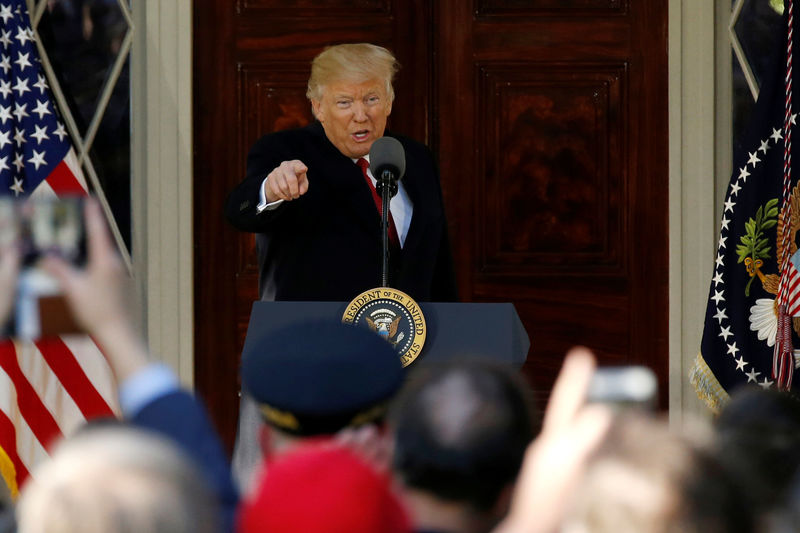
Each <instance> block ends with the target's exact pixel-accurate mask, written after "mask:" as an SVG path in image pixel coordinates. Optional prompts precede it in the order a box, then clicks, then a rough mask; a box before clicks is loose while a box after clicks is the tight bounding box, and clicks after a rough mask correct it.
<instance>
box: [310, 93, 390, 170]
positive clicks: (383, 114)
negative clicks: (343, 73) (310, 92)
mask: <svg viewBox="0 0 800 533" xmlns="http://www.w3.org/2000/svg"><path fill="white" fill-rule="evenodd" d="M311 105H312V107H313V109H314V114H315V115H316V116H317V120H319V121H320V122H321V123H322V127H323V128H324V129H325V135H326V136H327V137H328V139H329V140H330V141H331V142H332V143H333V145H334V146H335V147H336V148H338V149H339V151H340V152H342V153H343V154H344V155H346V156H347V157H351V158H353V159H355V158H358V157H363V156H365V155H367V154H368V153H369V149H370V147H371V146H372V143H373V142H375V140H376V139H379V138H381V137H382V136H383V131H384V130H385V129H386V119H387V118H388V117H389V114H390V113H391V112H392V102H391V100H390V99H389V95H388V94H387V93H386V84H385V83H384V82H383V81H381V80H378V79H375V80H369V81H365V82H363V83H348V82H334V83H331V84H329V85H327V86H325V87H324V88H323V91H322V99H321V100H312V101H311Z"/></svg>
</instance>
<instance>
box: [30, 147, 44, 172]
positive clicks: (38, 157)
mask: <svg viewBox="0 0 800 533" xmlns="http://www.w3.org/2000/svg"><path fill="white" fill-rule="evenodd" d="M45 153H46V152H45V151H44V150H42V151H41V152H37V151H36V150H34V151H33V157H31V158H30V159H28V163H33V166H34V167H36V170H39V167H40V166H41V165H46V164H47V162H46V161H45V160H44V155H45Z"/></svg>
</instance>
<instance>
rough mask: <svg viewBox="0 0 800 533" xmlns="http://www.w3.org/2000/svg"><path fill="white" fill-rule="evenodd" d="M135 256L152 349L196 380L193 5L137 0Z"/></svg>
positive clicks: (186, 379) (179, 1)
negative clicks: (193, 232) (193, 229)
mask: <svg viewBox="0 0 800 533" xmlns="http://www.w3.org/2000/svg"><path fill="white" fill-rule="evenodd" d="M132 5H133V10H134V23H135V27H136V33H135V39H134V45H133V52H132V58H131V68H132V76H131V78H132V80H133V86H132V92H133V161H134V163H133V180H132V185H133V190H132V209H133V221H134V225H133V258H134V272H135V277H136V279H137V282H138V286H139V287H140V291H141V294H140V296H141V298H142V301H143V303H144V305H143V306H142V307H143V309H146V312H145V313H144V316H143V326H144V329H145V332H146V334H147V337H148V339H149V343H150V347H151V349H152V351H153V353H155V354H156V355H157V356H158V357H160V358H162V359H163V360H164V361H166V362H167V363H169V364H170V365H171V366H172V367H173V368H175V369H177V370H178V372H179V374H180V377H181V380H182V381H183V382H184V383H186V384H187V385H189V384H191V383H192V378H193V350H194V346H193V310H192V304H193V300H192V291H193V286H194V285H193V278H192V116H191V115H192V11H191V1H190V0H169V1H163V0H161V1H159V0H149V1H134V2H133V3H132Z"/></svg>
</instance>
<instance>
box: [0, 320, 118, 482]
mask: <svg viewBox="0 0 800 533" xmlns="http://www.w3.org/2000/svg"><path fill="white" fill-rule="evenodd" d="M0 390H2V391H3V394H2V395H0V449H2V453H0V472H2V474H3V477H4V478H5V480H6V483H7V484H8V486H9V488H10V489H11V492H12V494H15V493H16V491H17V489H18V488H19V486H20V485H21V484H22V483H23V482H24V481H25V479H26V478H27V477H28V476H29V474H30V472H31V469H32V468H33V467H34V466H35V465H36V464H37V463H39V462H40V461H42V460H43V459H46V458H47V456H48V450H49V449H50V448H51V446H52V445H53V444H54V443H55V442H56V441H57V440H58V439H59V438H61V437H62V436H64V435H69V434H71V433H72V432H73V431H75V429H77V428H78V427H79V426H81V425H82V424H83V423H84V422H85V421H86V420H87V419H91V418H96V417H98V416H110V415H113V412H114V408H112V407H114V406H115V405H116V403H115V402H116V389H115V387H114V381H113V379H112V376H111V370H110V368H109V367H108V364H107V363H106V361H105V358H104V357H103V355H102V353H100V350H99V349H98V348H97V346H96V345H95V343H94V342H93V341H92V340H91V339H90V338H89V337H87V336H85V335H75V336H64V337H61V338H52V339H42V340H40V341H37V342H29V343H21V342H16V341H11V340H6V341H3V342H0Z"/></svg>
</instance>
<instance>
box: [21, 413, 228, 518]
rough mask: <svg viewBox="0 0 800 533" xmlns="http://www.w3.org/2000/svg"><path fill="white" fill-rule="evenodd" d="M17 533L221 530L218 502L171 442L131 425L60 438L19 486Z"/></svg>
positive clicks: (92, 430) (198, 474) (186, 458)
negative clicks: (45, 459) (31, 474)
mask: <svg viewBox="0 0 800 533" xmlns="http://www.w3.org/2000/svg"><path fill="white" fill-rule="evenodd" d="M17 521H18V524H19V529H18V531H19V533H55V532H58V533H115V532H120V533H121V532H125V533H216V532H217V531H219V527H220V523H219V521H218V515H217V503H216V501H215V499H214V498H213V495H212V493H211V491H210V488H209V487H208V486H207V485H206V482H205V479H204V478H202V477H201V474H200V472H199V471H198V470H197V469H196V467H195V465H194V463H192V462H191V461H190V459H189V458H188V457H186V456H185V455H184V454H183V453H182V452H181V451H180V450H179V449H178V448H176V447H175V446H174V445H173V444H172V442H170V441H167V440H166V439H164V438H162V437H160V436H158V435H156V434H151V433H146V432H145V431H142V430H138V429H135V428H132V427H127V426H111V427H101V428H91V429H86V430H83V432H80V433H78V434H76V435H75V436H73V437H71V438H69V439H67V440H65V441H63V442H62V443H61V444H60V445H59V446H58V447H57V448H56V450H55V453H54V454H53V455H52V458H51V460H50V461H48V462H45V463H42V464H41V465H40V467H39V468H37V470H36V471H35V472H34V476H33V477H32V479H30V480H29V481H28V483H27V484H26V485H25V486H24V487H23V488H22V491H21V493H20V498H19V501H18V506H17Z"/></svg>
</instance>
